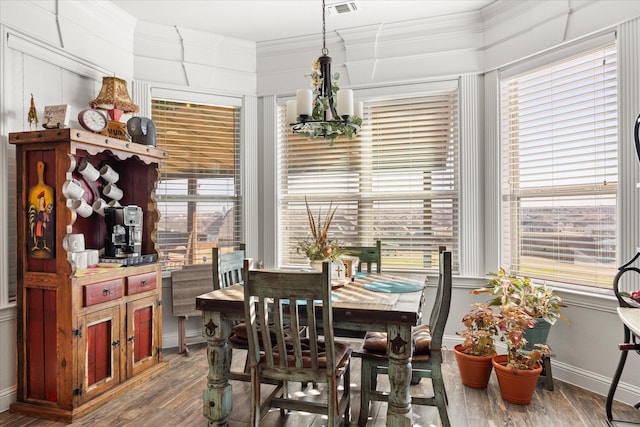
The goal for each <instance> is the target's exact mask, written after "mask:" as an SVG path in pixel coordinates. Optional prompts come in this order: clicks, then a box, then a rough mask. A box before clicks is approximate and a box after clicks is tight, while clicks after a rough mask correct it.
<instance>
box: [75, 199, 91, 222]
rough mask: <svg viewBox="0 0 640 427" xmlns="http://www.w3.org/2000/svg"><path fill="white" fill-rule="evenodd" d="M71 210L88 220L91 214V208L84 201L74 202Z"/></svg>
mask: <svg viewBox="0 0 640 427" xmlns="http://www.w3.org/2000/svg"><path fill="white" fill-rule="evenodd" d="M71 209H73V210H74V211H76V212H77V213H78V215H80V216H81V217H83V218H89V217H90V216H91V214H92V213H93V208H92V207H91V206H90V205H89V203H87V202H86V200H84V199H82V198H81V199H79V200H74V201H73V203H72V204H71Z"/></svg>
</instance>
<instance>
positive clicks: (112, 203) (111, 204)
mask: <svg viewBox="0 0 640 427" xmlns="http://www.w3.org/2000/svg"><path fill="white" fill-rule="evenodd" d="M108 205H109V207H110V208H118V207H120V206H122V205H121V204H120V202H119V201H117V200H112V201H110V202H109V203H108Z"/></svg>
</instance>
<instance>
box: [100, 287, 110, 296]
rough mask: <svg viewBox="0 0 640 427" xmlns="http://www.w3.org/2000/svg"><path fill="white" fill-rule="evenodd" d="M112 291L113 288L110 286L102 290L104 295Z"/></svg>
mask: <svg viewBox="0 0 640 427" xmlns="http://www.w3.org/2000/svg"><path fill="white" fill-rule="evenodd" d="M110 293H111V289H109V288H104V289H103V290H102V295H109V294H110Z"/></svg>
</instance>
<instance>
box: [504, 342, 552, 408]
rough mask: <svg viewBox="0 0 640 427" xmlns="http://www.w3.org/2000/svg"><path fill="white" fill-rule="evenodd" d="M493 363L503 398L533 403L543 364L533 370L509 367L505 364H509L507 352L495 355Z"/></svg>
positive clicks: (513, 401)
mask: <svg viewBox="0 0 640 427" xmlns="http://www.w3.org/2000/svg"><path fill="white" fill-rule="evenodd" d="M491 363H492V364H493V367H494V369H495V370H496V377H498V384H499V385H500V394H501V395H502V398H503V399H504V400H505V401H507V402H511V403H515V404H516V405H528V404H529V403H531V398H532V397H533V393H534V392H535V391H536V384H537V383H538V378H539V377H540V372H542V366H538V367H537V368H536V369H531V370H526V369H512V368H507V367H506V366H505V365H506V364H507V355H506V354H500V355H496V356H493V359H491Z"/></svg>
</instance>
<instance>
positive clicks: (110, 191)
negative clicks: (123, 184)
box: [102, 184, 123, 201]
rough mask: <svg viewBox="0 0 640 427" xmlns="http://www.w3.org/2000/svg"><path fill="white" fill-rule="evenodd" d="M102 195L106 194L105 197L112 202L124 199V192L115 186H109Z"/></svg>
mask: <svg viewBox="0 0 640 427" xmlns="http://www.w3.org/2000/svg"><path fill="white" fill-rule="evenodd" d="M102 194H104V195H105V196H107V197H108V198H110V199H112V200H117V201H119V200H120V199H122V196H123V193H122V190H121V189H119V188H118V187H117V186H116V185H115V184H107V185H106V186H105V187H104V189H103V190H102Z"/></svg>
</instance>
